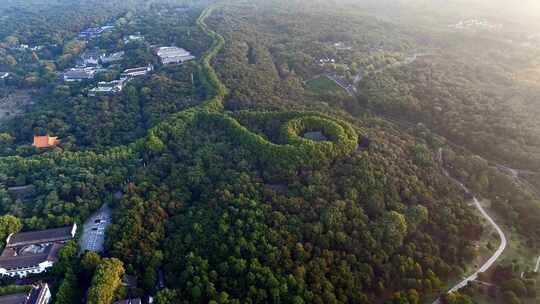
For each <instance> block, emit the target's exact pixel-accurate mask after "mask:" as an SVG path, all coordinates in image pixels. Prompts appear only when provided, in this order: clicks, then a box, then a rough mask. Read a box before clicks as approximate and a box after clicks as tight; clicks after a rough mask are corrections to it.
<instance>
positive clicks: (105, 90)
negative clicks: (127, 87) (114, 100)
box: [88, 78, 126, 96]
mask: <svg viewBox="0 0 540 304" xmlns="http://www.w3.org/2000/svg"><path fill="white" fill-rule="evenodd" d="M125 81H126V79H125V78H122V79H120V80H113V81H109V82H105V81H101V82H99V83H98V86H97V87H95V88H92V89H90V90H89V91H88V96H96V95H97V94H116V93H120V92H122V90H123V89H124V82H125Z"/></svg>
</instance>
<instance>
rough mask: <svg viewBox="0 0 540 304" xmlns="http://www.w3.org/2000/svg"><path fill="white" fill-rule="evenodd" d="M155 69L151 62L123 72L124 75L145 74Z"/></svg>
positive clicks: (135, 75)
mask: <svg viewBox="0 0 540 304" xmlns="http://www.w3.org/2000/svg"><path fill="white" fill-rule="evenodd" d="M153 70H154V66H153V65H151V64H149V65H147V66H145V67H140V68H133V69H127V70H125V71H124V72H123V73H122V77H138V76H144V75H146V74H148V73H150V72H151V71H153Z"/></svg>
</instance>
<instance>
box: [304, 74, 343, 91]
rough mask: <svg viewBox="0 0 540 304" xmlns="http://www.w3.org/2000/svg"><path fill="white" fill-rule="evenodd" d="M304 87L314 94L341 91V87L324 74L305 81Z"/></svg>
mask: <svg viewBox="0 0 540 304" xmlns="http://www.w3.org/2000/svg"><path fill="white" fill-rule="evenodd" d="M306 88H307V89H308V90H309V91H311V92H313V93H315V94H319V95H322V94H328V93H339V92H343V91H344V90H343V88H341V87H340V86H338V85H337V84H336V83H335V82H334V81H333V80H331V79H330V78H328V77H326V76H319V77H317V78H314V79H311V80H309V81H308V82H307V83H306Z"/></svg>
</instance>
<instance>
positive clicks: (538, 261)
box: [534, 256, 540, 272]
mask: <svg viewBox="0 0 540 304" xmlns="http://www.w3.org/2000/svg"><path fill="white" fill-rule="evenodd" d="M538 267H540V256H539V257H538V258H537V259H536V267H534V272H538Z"/></svg>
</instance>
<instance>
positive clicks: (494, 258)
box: [433, 150, 540, 304]
mask: <svg viewBox="0 0 540 304" xmlns="http://www.w3.org/2000/svg"><path fill="white" fill-rule="evenodd" d="M439 155H440V156H439V158H440V159H442V153H441V150H439ZM443 172H444V175H446V176H447V177H448V178H450V179H452V180H453V181H454V182H456V183H457V184H458V185H459V186H460V187H461V188H462V189H463V190H464V191H465V192H466V193H468V194H470V193H471V191H469V189H468V188H467V187H465V185H463V183H461V182H460V181H458V180H456V179H455V178H453V177H452V176H450V174H449V173H448V171H446V170H444V169H443ZM473 203H474V205H475V207H476V208H477V209H478V211H480V213H481V214H482V216H483V217H484V218H485V219H486V220H487V221H488V222H489V223H490V224H491V226H493V228H495V230H496V231H497V234H498V235H499V238H500V239H501V243H500V245H499V248H497V250H496V251H495V252H494V253H493V255H492V256H491V257H490V258H489V259H488V260H487V261H486V262H485V263H484V264H483V265H482V266H481V267H480V268H478V270H476V271H475V272H474V273H472V274H471V275H469V276H468V277H466V278H464V279H463V280H462V281H461V282H459V283H457V284H456V285H454V287H452V288H450V290H448V292H449V293H450V292H455V291H458V290H459V289H461V288H463V287H465V286H466V285H467V284H468V283H469V282H471V281H474V280H476V279H477V278H478V274H479V273H481V272H485V271H487V270H488V269H489V268H491V266H493V264H494V263H495V262H496V261H497V259H499V257H500V256H501V254H502V253H503V252H504V249H506V245H507V240H506V236H505V235H504V232H503V231H502V229H501V227H499V225H497V223H495V221H494V220H493V219H492V218H491V216H489V214H488V213H487V212H486V210H485V209H484V207H482V205H480V202H479V201H478V199H477V198H476V197H475V196H473ZM539 261H540V258H539ZM539 263H540V262H539ZM439 303H440V300H439V299H437V300H435V302H433V304H439Z"/></svg>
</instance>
